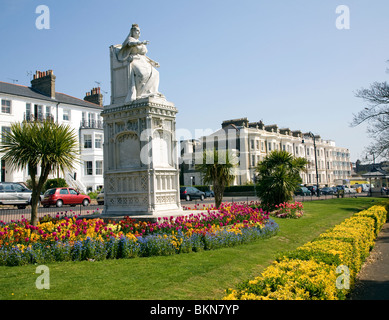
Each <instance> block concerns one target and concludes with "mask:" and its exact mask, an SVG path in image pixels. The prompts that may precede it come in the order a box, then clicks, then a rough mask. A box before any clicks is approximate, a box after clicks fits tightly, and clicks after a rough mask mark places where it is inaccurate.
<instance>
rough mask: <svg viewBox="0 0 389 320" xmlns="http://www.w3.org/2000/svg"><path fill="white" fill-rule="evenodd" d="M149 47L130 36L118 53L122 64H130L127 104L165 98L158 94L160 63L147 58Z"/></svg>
mask: <svg viewBox="0 0 389 320" xmlns="http://www.w3.org/2000/svg"><path fill="white" fill-rule="evenodd" d="M146 53H147V47H146V45H144V44H143V43H141V42H140V41H139V40H137V39H135V38H133V37H131V36H129V37H127V39H126V40H125V41H124V43H123V45H122V48H121V49H120V50H119V52H117V59H118V61H120V62H125V61H127V62H128V68H129V70H128V83H129V88H128V89H129V90H128V94H127V97H126V99H125V102H132V101H134V100H137V99H141V98H146V97H150V96H159V97H163V95H162V94H161V93H159V92H158V87H159V72H158V71H157V69H156V68H157V67H159V65H158V63H157V62H155V61H153V60H151V59H150V58H149V57H147V56H146Z"/></svg>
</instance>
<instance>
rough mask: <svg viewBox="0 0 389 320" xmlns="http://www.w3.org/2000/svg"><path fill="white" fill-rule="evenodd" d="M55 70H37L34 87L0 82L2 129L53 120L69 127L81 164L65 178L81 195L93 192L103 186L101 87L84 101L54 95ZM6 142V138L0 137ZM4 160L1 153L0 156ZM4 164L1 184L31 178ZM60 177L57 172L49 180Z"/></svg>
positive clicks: (2, 130) (32, 84)
mask: <svg viewBox="0 0 389 320" xmlns="http://www.w3.org/2000/svg"><path fill="white" fill-rule="evenodd" d="M55 80H56V77H55V76H54V74H53V72H52V70H49V71H46V72H40V71H37V72H36V73H35V75H34V79H33V80H32V81H31V87H27V86H21V85H15V84H11V83H6V82H0V101H1V110H0V129H1V132H2V133H4V132H6V131H9V130H10V127H11V123H14V122H22V121H42V120H51V121H55V122H57V123H60V124H62V123H65V124H68V125H70V126H71V127H72V128H73V129H74V130H75V132H77V136H78V141H79V148H80V162H79V163H75V169H74V170H73V171H72V172H66V173H65V176H63V174H62V173H60V174H59V177H60V178H64V179H65V180H66V181H67V183H68V185H69V186H72V187H75V188H77V189H78V190H79V191H82V192H89V191H94V190H97V189H99V188H101V187H102V186H103V181H104V180H103V167H104V166H103V143H104V141H103V139H104V134H103V121H102V118H101V115H100V114H101V112H102V110H103V105H102V95H101V93H100V89H99V88H93V89H92V90H91V91H90V92H87V93H86V96H85V98H84V100H82V99H78V98H75V97H71V96H69V95H66V94H63V93H58V92H55ZM1 139H3V136H1ZM0 159H1V154H0ZM0 161H1V175H0V181H1V182H26V181H27V180H28V179H30V177H29V175H28V173H27V169H24V170H20V171H13V170H11V168H10V165H9V164H8V163H6V161H4V160H0ZM55 177H57V173H54V174H53V175H52V176H50V178H55Z"/></svg>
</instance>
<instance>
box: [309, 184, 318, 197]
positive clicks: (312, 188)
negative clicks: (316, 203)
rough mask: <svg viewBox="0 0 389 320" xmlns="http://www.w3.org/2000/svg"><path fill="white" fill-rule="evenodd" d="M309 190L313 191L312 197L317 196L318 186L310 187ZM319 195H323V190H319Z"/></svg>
mask: <svg viewBox="0 0 389 320" xmlns="http://www.w3.org/2000/svg"><path fill="white" fill-rule="evenodd" d="M307 189H308V190H309V191H311V194H312V195H317V191H316V190H317V186H308V187H307ZM319 193H320V194H321V189H319Z"/></svg>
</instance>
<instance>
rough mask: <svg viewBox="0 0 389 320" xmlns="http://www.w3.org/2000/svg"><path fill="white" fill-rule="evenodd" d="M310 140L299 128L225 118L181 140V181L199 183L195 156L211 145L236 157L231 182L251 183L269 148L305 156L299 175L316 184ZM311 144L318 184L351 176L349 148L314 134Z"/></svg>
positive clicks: (199, 157)
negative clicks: (211, 130) (215, 127)
mask: <svg viewBox="0 0 389 320" xmlns="http://www.w3.org/2000/svg"><path fill="white" fill-rule="evenodd" d="M313 142H314V141H313V138H312V137H311V136H310V135H309V134H308V133H302V132H301V131H299V130H296V131H292V130H290V129H289V128H281V129H280V128H278V126H277V125H264V123H263V122H262V121H260V122H254V123H251V122H249V121H248V119H247V118H242V119H235V120H227V121H224V122H223V123H222V128H221V129H220V130H217V131H216V132H214V133H213V134H211V135H209V136H206V137H201V138H200V139H196V140H195V139H192V140H184V141H181V175H180V178H181V184H182V185H195V184H198V185H201V184H203V182H202V179H201V175H200V173H199V172H196V170H195V163H196V161H198V160H196V159H201V157H202V156H201V155H202V152H203V151H202V150H204V149H211V148H213V146H215V147H216V149H226V148H228V149H229V150H230V151H235V154H236V155H237V157H238V160H239V166H238V170H237V175H236V176H235V181H234V183H233V184H234V185H245V184H247V183H251V182H252V181H253V179H254V175H255V167H256V165H257V164H258V162H260V161H262V160H263V159H264V157H266V155H267V154H269V153H270V152H271V151H273V150H285V151H288V152H290V153H291V154H292V155H293V156H296V157H304V158H306V159H307V160H308V165H307V166H306V170H305V172H303V173H302V174H301V178H302V180H303V184H305V185H316V166H315V152H314V143H313ZM315 143H316V152H317V171H318V182H319V185H320V187H324V186H335V185H337V184H347V180H349V179H350V178H351V161H350V151H349V149H347V148H343V147H338V146H336V144H335V141H331V140H324V139H322V138H321V137H320V136H319V135H315ZM197 157H198V158H197ZM200 161H201V160H200Z"/></svg>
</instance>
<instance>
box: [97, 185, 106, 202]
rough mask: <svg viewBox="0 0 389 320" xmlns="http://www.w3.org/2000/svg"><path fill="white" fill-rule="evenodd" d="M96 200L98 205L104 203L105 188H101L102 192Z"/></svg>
mask: <svg viewBox="0 0 389 320" xmlns="http://www.w3.org/2000/svg"><path fill="white" fill-rule="evenodd" d="M96 201H97V204H98V205H103V204H104V188H102V189H101V190H100V193H99V194H98V195H97V197H96Z"/></svg>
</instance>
